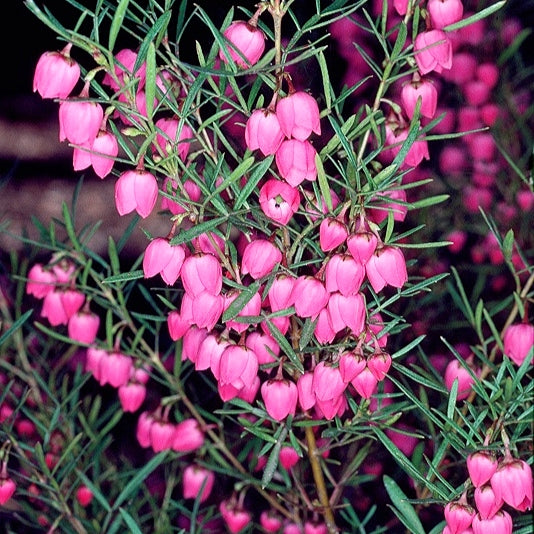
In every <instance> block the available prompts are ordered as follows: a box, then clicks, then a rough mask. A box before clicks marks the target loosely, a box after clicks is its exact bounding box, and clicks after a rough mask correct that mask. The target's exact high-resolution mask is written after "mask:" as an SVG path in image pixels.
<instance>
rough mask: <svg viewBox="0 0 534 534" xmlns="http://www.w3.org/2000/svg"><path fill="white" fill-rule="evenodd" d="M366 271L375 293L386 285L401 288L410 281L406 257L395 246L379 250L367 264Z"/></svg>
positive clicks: (387, 246)
mask: <svg viewBox="0 0 534 534" xmlns="http://www.w3.org/2000/svg"><path fill="white" fill-rule="evenodd" d="M365 271H366V273H367V278H368V279H369V283H370V284H371V286H372V288H373V290H374V291H375V292H379V291H381V290H382V289H383V288H384V287H385V286H386V285H390V286H393V287H397V288H401V287H402V286H403V285H404V284H405V283H406V281H407V280H408V274H407V272H406V261H405V259H404V255H403V254H402V251H401V250H400V249H399V248H397V247H394V246H389V245H385V246H383V247H381V248H379V249H377V250H376V251H375V253H374V254H373V255H372V256H371V257H370V258H369V260H368V261H367V263H366V264H365Z"/></svg>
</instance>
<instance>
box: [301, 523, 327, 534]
mask: <svg viewBox="0 0 534 534" xmlns="http://www.w3.org/2000/svg"><path fill="white" fill-rule="evenodd" d="M304 534H328V527H327V526H326V525H325V524H324V523H313V522H311V521H306V523H304Z"/></svg>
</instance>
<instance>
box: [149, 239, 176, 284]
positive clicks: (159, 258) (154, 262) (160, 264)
mask: <svg viewBox="0 0 534 534" xmlns="http://www.w3.org/2000/svg"><path fill="white" fill-rule="evenodd" d="M184 259H185V249H184V247H183V246H182V245H171V244H170V243H169V241H168V240H167V239H164V238H162V237H157V238H156V239H153V240H152V241H151V242H150V243H149V244H148V246H147V248H146V250H145V255H144V257H143V272H144V275H145V278H151V277H152V276H155V275H156V274H158V273H159V274H161V277H162V278H163V280H164V282H165V283H166V284H168V285H170V286H172V285H173V284H174V283H175V282H176V280H177V279H178V277H179V276H180V271H181V269H182V264H183V262H184Z"/></svg>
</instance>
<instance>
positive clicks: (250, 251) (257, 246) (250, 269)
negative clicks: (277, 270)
mask: <svg viewBox="0 0 534 534" xmlns="http://www.w3.org/2000/svg"><path fill="white" fill-rule="evenodd" d="M281 261H282V253H281V252H280V250H279V249H278V247H276V245H274V244H273V243H271V242H270V241H267V239H255V240H254V241H251V242H250V243H248V245H247V246H246V247H245V250H244V251H243V258H242V260H241V272H242V273H243V274H250V276H252V278H254V280H257V279H258V278H262V277H263V276H266V275H267V274H269V273H270V272H271V271H272V270H273V268H274V266H275V265H276V264H277V263H280V262H281Z"/></svg>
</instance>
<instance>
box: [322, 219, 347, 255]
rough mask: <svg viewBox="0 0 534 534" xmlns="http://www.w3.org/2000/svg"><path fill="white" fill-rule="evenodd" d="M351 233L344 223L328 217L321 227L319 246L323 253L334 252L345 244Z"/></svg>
mask: <svg viewBox="0 0 534 534" xmlns="http://www.w3.org/2000/svg"><path fill="white" fill-rule="evenodd" d="M348 235H349V233H348V230H347V227H346V225H345V223H344V222H343V221H341V220H340V219H338V218H337V217H326V218H325V219H323V221H322V222H321V224H320V226H319V244H320V246H321V250H322V251H323V252H329V251H330V250H334V249H335V248H337V247H338V246H339V245H341V244H342V243H344V242H345V240H346V239H347V237H348Z"/></svg>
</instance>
